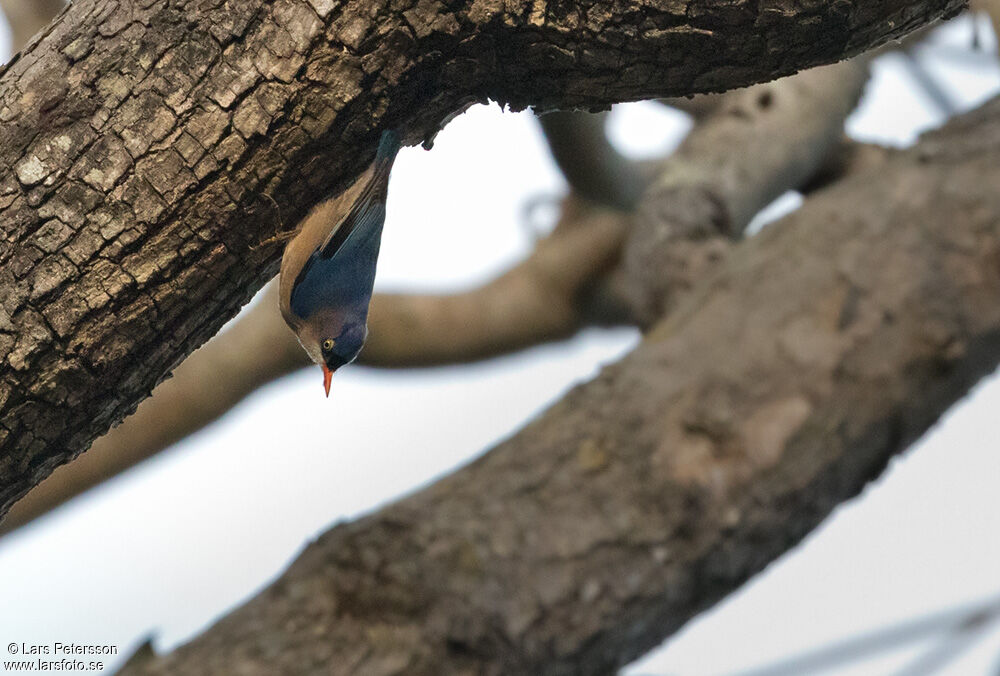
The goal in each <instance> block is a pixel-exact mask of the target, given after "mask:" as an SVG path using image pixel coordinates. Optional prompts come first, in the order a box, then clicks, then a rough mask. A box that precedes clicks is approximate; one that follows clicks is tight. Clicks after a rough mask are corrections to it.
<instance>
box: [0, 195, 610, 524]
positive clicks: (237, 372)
mask: <svg viewBox="0 0 1000 676" xmlns="http://www.w3.org/2000/svg"><path fill="white" fill-rule="evenodd" d="M625 223H626V221H625V218H624V217H623V216H622V215H621V214H619V213H617V212H613V211H609V210H607V209H602V208H599V207H596V206H593V205H589V204H586V203H582V202H580V201H579V200H577V199H575V198H568V199H567V200H566V202H565V203H564V206H563V217H562V219H561V221H560V223H559V224H558V226H557V227H556V229H555V231H554V232H553V233H552V235H550V236H549V237H546V238H544V239H542V240H540V241H539V243H538V245H537V248H536V249H535V251H534V252H533V253H532V255H531V256H530V257H529V258H528V259H527V260H526V261H524V262H523V263H521V264H520V265H517V266H515V267H514V268H512V269H511V270H509V271H508V272H507V273H505V274H504V275H502V276H500V277H498V278H497V279H496V280H494V281H492V282H490V283H488V284H486V285H484V286H482V287H480V288H478V289H474V290H472V291H469V292H466V293H458V294H454V295H449V296H435V295H417V294H377V295H376V296H375V299H374V300H373V303H372V308H371V317H370V321H369V326H370V329H371V334H370V337H369V340H368V342H367V344H366V346H365V349H364V351H363V352H362V354H361V357H360V363H362V364H368V365H372V366H381V367H395V368H399V367H413V366H429V365H434V364H454V363H459V362H466V361H472V360H475V359H485V358H487V357H493V356H497V355H500V354H505V353H508V352H512V351H515V350H518V349H521V348H524V347H528V346H530V345H535V344H538V343H540V342H545V341H551V340H557V339H560V338H564V337H566V336H568V335H570V334H572V333H573V332H574V331H576V330H577V329H578V328H580V327H581V326H582V325H583V324H585V323H588V322H592V321H594V320H595V319H596V315H597V312H598V310H597V309H595V308H593V307H592V303H591V300H592V298H591V296H590V295H589V294H588V290H589V286H590V285H593V283H594V280H596V279H597V278H599V277H600V275H601V274H602V273H603V272H604V271H605V270H607V268H608V267H609V266H610V265H611V264H612V263H614V262H615V261H616V260H617V256H618V253H619V250H620V248H621V243H622V240H623V239H624V232H625ZM308 365H309V360H308V358H307V357H306V354H305V352H304V351H303V350H302V348H301V346H299V344H298V342H297V341H296V339H295V336H294V334H292V333H291V332H290V331H289V330H288V327H286V326H285V323H284V321H283V320H282V319H281V315H280V313H279V312H278V301H277V288H276V285H274V284H271V285H270V286H269V287H268V290H267V292H266V293H265V294H264V295H263V297H262V298H261V299H260V300H259V302H258V304H257V305H256V306H255V307H253V308H252V309H251V310H250V311H248V312H247V313H246V314H245V315H244V316H243V317H242V318H240V319H239V320H238V321H237V322H236V324H235V325H234V326H232V327H231V328H230V329H229V330H227V331H224V332H223V333H221V334H220V335H219V336H217V337H216V338H214V339H213V340H211V341H209V342H208V343H207V344H206V345H205V346H204V347H202V348H200V349H198V350H197V351H195V352H194V353H193V354H192V355H191V356H190V357H188V358H187V359H186V360H185V361H184V362H183V363H182V364H181V365H180V366H179V367H178V368H177V370H176V371H175V372H174V374H173V377H172V378H170V379H168V380H166V381H164V382H163V383H161V384H160V385H159V386H158V387H157V388H156V390H155V391H154V392H153V395H152V396H151V397H150V398H149V399H147V400H146V401H144V402H143V403H142V404H140V405H139V408H138V410H137V411H136V412H135V413H134V414H132V415H131V416H129V417H128V418H126V419H125V421H124V422H123V423H122V424H121V425H119V426H118V427H116V428H114V429H112V430H111V431H110V432H108V433H107V434H106V435H104V436H103V437H101V438H99V439H98V440H97V441H95V442H94V445H93V446H92V447H91V448H90V450H89V451H88V452H87V453H85V454H84V455H82V456H80V457H79V458H77V459H76V460H74V461H73V462H72V463H69V464H67V465H65V466H63V467H59V468H57V469H56V470H55V472H53V473H52V475H51V476H49V477H48V478H46V479H45V480H44V481H42V482H41V483H40V484H39V485H38V486H36V487H35V488H34V489H32V490H31V491H30V492H29V493H28V494H27V495H26V496H25V497H24V498H22V499H21V500H19V501H18V502H16V503H15V504H14V506H13V508H11V510H10V512H9V513H8V514H7V518H6V519H4V521H3V522H0V534H4V533H8V532H10V531H12V530H14V529H16V528H19V527H20V526H22V525H24V524H25V523H27V522H29V521H31V520H32V519H35V518H37V517H38V516H41V515H42V514H44V513H46V512H48V511H50V510H52V509H54V508H55V507H57V506H59V505H61V504H62V503H64V502H65V501H67V500H69V499H70V498H72V497H74V496H76V495H79V494H80V493H82V492H83V491H85V490H87V489H89V488H92V487H93V486H96V485H97V484H99V483H101V482H103V481H105V480H107V479H109V478H111V477H113V476H115V475H117V474H119V473H121V472H123V471H124V470H126V469H128V468H129V467H132V466H133V465H135V464H137V463H139V462H141V461H143V460H145V459H146V458H148V457H150V456H152V455H155V454H156V453H159V452H160V451H162V450H163V449H165V448H167V447H168V446H170V445H172V444H174V443H175V442H177V441H179V440H180V439H183V438H184V437H186V436H188V435H189V434H192V433H194V432H196V431H198V430H200V429H202V428H203V427H204V426H206V425H208V424H209V423H211V422H212V421H214V420H216V419H218V418H219V417H220V416H221V415H223V414H224V413H226V412H227V411H229V410H230V409H232V408H233V407H234V406H235V405H236V404H238V403H239V402H240V401H242V400H243V399H244V398H245V397H246V396H247V395H249V394H250V393H251V392H253V391H254V390H256V389H257V388H259V387H261V386H263V385H265V384H267V383H269V382H271V381H273V380H276V379H277V378H280V377H281V376H283V375H286V374H288V373H291V372H293V371H296V370H298V369H300V368H304V367H306V366H308Z"/></svg>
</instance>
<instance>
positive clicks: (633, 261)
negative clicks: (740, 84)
mask: <svg viewBox="0 0 1000 676" xmlns="http://www.w3.org/2000/svg"><path fill="white" fill-rule="evenodd" d="M867 66H868V60H867V59H866V58H859V59H854V60H852V61H848V62H845V63H841V64H837V65H835V66H827V67H824V68H817V69H813V70H812V71H809V72H807V73H802V74H800V75H798V76H796V77H790V78H785V79H782V80H778V81H776V82H772V83H769V84H765V85H760V86H757V87H753V88H750V89H747V90H744V91H739V92H733V93H731V94H728V95H726V96H725V97H724V99H723V100H722V101H720V103H719V106H720V108H719V111H718V112H717V114H715V115H714V116H713V117H712V118H711V119H710V121H709V122H706V123H705V125H704V126H703V129H702V132H701V133H699V134H697V135H695V134H692V135H690V136H689V137H688V138H687V139H686V140H685V141H684V143H683V144H681V147H680V148H678V150H677V152H676V153H675V154H674V155H673V156H672V157H671V158H670V161H669V163H668V164H667V165H666V166H665V167H664V171H662V172H661V174H660V176H659V177H658V178H657V179H656V180H655V181H654V183H653V184H652V186H651V187H650V188H649V190H648V191H647V193H646V194H645V195H644V196H643V200H642V202H641V204H640V205H639V213H638V214H637V218H636V221H635V224H634V225H633V228H632V230H631V234H630V236H629V241H628V244H627V245H626V248H625V254H624V265H623V267H624V276H625V280H624V285H625V287H626V293H627V294H628V296H629V298H630V300H631V303H632V305H633V307H634V308H635V309H636V313H637V315H638V316H639V317H640V319H641V320H642V321H643V323H645V324H647V325H648V324H649V323H651V322H653V321H656V320H658V319H659V318H660V317H662V316H663V314H664V312H665V310H667V309H669V308H670V306H671V303H672V302H673V300H674V299H675V298H676V296H677V294H678V292H681V291H684V290H686V289H688V288H690V287H691V286H692V284H694V283H696V282H697V281H700V280H701V279H702V278H703V277H704V276H705V274H706V273H707V272H708V271H710V270H711V269H713V268H714V267H715V266H716V265H717V261H718V259H719V258H720V257H721V256H722V255H723V254H724V253H725V251H726V250H727V249H728V248H729V247H730V246H731V242H732V240H733V239H734V238H739V237H741V236H742V233H743V230H744V229H745V228H746V226H747V225H748V224H749V223H750V220H751V219H752V218H753V217H754V216H755V215H756V214H757V212H759V211H760V210H761V209H762V208H764V207H765V206H767V205H768V204H769V203H770V202H771V201H773V200H774V199H775V198H777V197H778V196H780V195H781V194H782V193H784V192H785V191H787V190H790V189H795V188H798V187H801V186H802V185H803V184H805V183H807V182H808V181H810V179H811V178H812V177H813V176H814V175H815V174H816V173H817V172H818V171H819V170H820V169H822V168H823V167H824V165H825V164H826V163H827V162H828V161H829V158H830V156H831V155H832V154H833V153H834V151H835V150H836V149H837V147H838V145H839V144H840V143H841V139H842V135H843V121H844V120H845V119H846V117H847V115H848V114H849V113H850V112H851V111H852V110H853V109H854V107H855V106H856V105H857V102H858V99H859V98H860V96H861V93H862V90H863V87H864V83H865V81H866V80H867Z"/></svg>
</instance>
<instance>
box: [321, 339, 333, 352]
mask: <svg viewBox="0 0 1000 676" xmlns="http://www.w3.org/2000/svg"><path fill="white" fill-rule="evenodd" d="M332 349H333V338H327V339H326V340H324V341H323V351H324V352H329V351H330V350H332Z"/></svg>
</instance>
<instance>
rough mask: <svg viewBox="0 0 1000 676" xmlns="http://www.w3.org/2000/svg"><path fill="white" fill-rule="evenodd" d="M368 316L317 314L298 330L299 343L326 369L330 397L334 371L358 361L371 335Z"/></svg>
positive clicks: (324, 383) (340, 313) (325, 376)
mask: <svg viewBox="0 0 1000 676" xmlns="http://www.w3.org/2000/svg"><path fill="white" fill-rule="evenodd" d="M366 319H367V318H366V317H364V316H358V315H357V314H356V313H343V312H335V311H330V312H317V313H316V314H314V315H313V316H312V317H310V318H309V319H307V320H305V321H304V322H302V323H301V325H300V326H299V327H298V330H297V331H296V333H297V334H298V337H299V342H300V343H302V347H303V348H305V351H306V353H307V354H308V355H309V358H310V359H312V360H313V361H314V362H315V363H317V364H319V365H320V366H321V367H322V368H323V389H324V390H325V391H326V396H330V381H331V379H332V378H333V374H334V372H335V371H336V370H337V369H339V368H340V367H341V366H344V365H345V364H349V363H351V362H352V361H354V360H355V358H357V356H358V353H359V352H361V348H362V347H363V346H364V344H365V337H366V336H367V335H368V327H367V325H366Z"/></svg>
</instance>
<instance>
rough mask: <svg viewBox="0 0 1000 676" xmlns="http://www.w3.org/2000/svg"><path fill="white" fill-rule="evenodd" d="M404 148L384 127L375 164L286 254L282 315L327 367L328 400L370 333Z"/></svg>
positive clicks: (311, 219) (311, 220) (321, 211)
mask: <svg viewBox="0 0 1000 676" xmlns="http://www.w3.org/2000/svg"><path fill="white" fill-rule="evenodd" d="M399 148H400V139H399V135H398V134H397V133H396V132H395V131H393V130H386V131H384V132H382V136H381V138H380V139H379V144H378V150H377V151H376V154H375V160H374V161H373V162H372V164H371V165H370V166H369V167H368V168H367V169H366V170H365V171H364V173H362V174H361V176H360V177H358V179H357V180H356V181H355V182H354V183H352V184H351V186H350V187H349V188H347V190H345V191H344V192H343V193H342V194H340V195H339V196H338V197H335V198H333V199H331V200H328V201H327V202H325V203H323V204H321V205H320V206H319V207H317V208H316V209H315V210H314V211H313V212H312V213H311V214H310V215H309V216H308V217H307V218H306V219H305V221H303V224H302V226H301V228H300V229H299V231H298V232H297V233H296V235H295V236H294V237H293V238H292V239H291V240H290V241H289V242H288V244H287V245H286V246H285V251H284V254H283V255H282V258H281V269H280V272H279V275H278V297H279V300H278V303H279V306H280V309H281V316H282V317H283V318H284V320H285V323H287V324H288V326H289V327H290V328H291V329H292V331H294V332H295V335H296V337H298V339H299V343H301V345H302V347H303V348H304V349H305V351H306V354H308V355H309V358H310V359H311V360H312V361H313V362H315V363H316V364H318V365H319V366H321V367H322V368H323V389H324V390H325V391H326V396H327V397H329V396H330V382H331V379H332V377H333V374H334V372H335V371H337V369H339V368H341V367H342V366H344V365H345V364H349V363H350V362H352V361H354V359H355V358H356V357H357V356H358V353H359V352H361V348H362V347H363V346H364V343H365V338H366V337H367V335H368V306H369V303H370V302H371V297H372V289H373V286H374V283H375V266H376V263H377V262H378V254H379V246H380V244H381V240H382V226H383V225H384V224H385V203H386V198H387V197H388V188H389V173H390V172H391V170H392V165H393V162H394V161H395V159H396V154H397V153H398V152H399Z"/></svg>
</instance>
